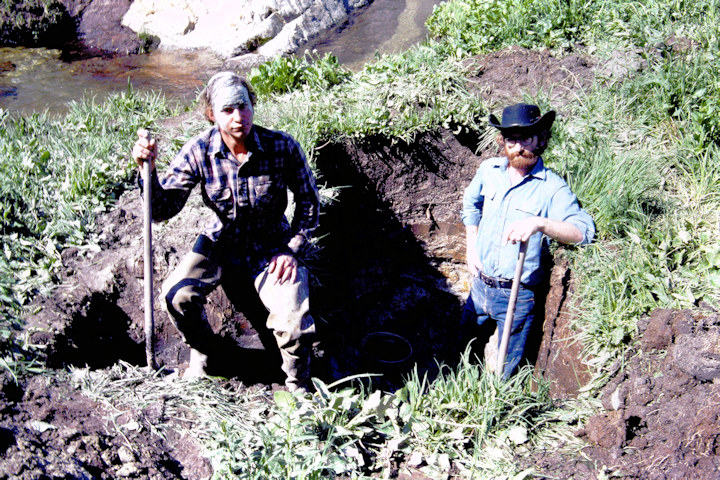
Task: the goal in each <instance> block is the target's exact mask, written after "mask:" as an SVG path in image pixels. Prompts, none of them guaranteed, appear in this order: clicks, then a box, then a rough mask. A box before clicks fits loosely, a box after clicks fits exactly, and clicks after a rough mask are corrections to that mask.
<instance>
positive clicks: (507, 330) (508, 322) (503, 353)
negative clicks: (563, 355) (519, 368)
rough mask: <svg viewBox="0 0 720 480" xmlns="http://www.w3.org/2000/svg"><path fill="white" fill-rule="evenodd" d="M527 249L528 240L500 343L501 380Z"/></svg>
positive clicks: (498, 368)
mask: <svg viewBox="0 0 720 480" xmlns="http://www.w3.org/2000/svg"><path fill="white" fill-rule="evenodd" d="M527 247H528V242H527V240H525V241H524V242H522V243H521V244H520V252H519V253H518V261H517V265H516V266H515V278H513V283H512V288H511V290H510V300H509V301H508V308H507V314H506V315H505V327H504V328H503V336H502V340H501V341H500V349H499V350H498V354H497V364H496V366H495V372H496V373H497V376H498V377H500V378H502V376H503V370H505V358H506V357H507V349H508V343H509V342H510V332H511V331H512V322H513V315H514V314H515V304H516V303H517V296H518V291H519V290H520V279H521V278H522V271H523V264H524V263H525V253H527Z"/></svg>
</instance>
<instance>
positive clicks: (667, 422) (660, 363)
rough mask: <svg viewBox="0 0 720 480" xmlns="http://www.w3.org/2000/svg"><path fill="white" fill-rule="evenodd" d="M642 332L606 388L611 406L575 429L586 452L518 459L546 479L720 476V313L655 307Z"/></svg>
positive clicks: (604, 395)
mask: <svg viewBox="0 0 720 480" xmlns="http://www.w3.org/2000/svg"><path fill="white" fill-rule="evenodd" d="M639 334H640V335H639V338H640V343H639V344H638V345H637V346H636V348H635V349H633V350H632V351H630V352H628V354H627V357H626V358H625V360H624V362H623V364H622V365H620V364H618V365H617V372H616V374H615V375H614V377H613V378H612V379H611V380H610V382H609V383H608V384H607V385H606V386H605V388H604V390H603V392H602V403H603V407H604V408H605V410H606V411H605V412H604V413H600V414H598V415H596V416H594V417H592V418H590V420H589V421H588V422H587V424H586V425H585V426H584V428H582V429H581V430H579V431H578V432H577V435H578V436H580V437H582V438H583V439H585V440H586V441H587V442H588V443H589V446H588V447H586V448H584V449H583V451H582V457H584V458H583V459H582V460H578V458H580V457H578V456H577V455H572V456H563V455H559V454H557V453H555V452H544V453H542V454H539V455H537V456H533V457H531V458H524V459H521V460H520V461H521V463H523V464H525V465H528V466H532V467H534V468H536V469H538V470H540V472H541V473H544V474H546V475H547V477H548V478H574V479H575V478H576V479H580V478H583V479H587V478H600V476H601V475H603V474H609V473H610V472H613V474H614V475H619V476H622V477H623V478H632V479H647V480H665V479H685V478H697V479H716V478H718V477H719V476H720V360H719V359H720V315H719V314H718V313H717V312H715V311H712V310H707V309H699V310H694V311H688V310H684V311H677V310H657V311H655V312H653V313H652V315H651V316H650V317H648V318H646V319H645V320H644V321H643V322H642V323H641V324H640V325H639Z"/></svg>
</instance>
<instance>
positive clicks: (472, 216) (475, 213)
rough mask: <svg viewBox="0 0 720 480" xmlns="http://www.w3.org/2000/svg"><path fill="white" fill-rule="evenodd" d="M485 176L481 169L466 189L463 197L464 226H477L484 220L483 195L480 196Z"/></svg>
mask: <svg viewBox="0 0 720 480" xmlns="http://www.w3.org/2000/svg"><path fill="white" fill-rule="evenodd" d="M482 183H483V175H482V171H481V169H478V171H477V173H476V174H475V177H474V178H473V179H472V181H471V182H470V185H468V186H467V188H465V193H464V195H463V205H462V212H461V214H460V218H461V220H462V222H463V224H464V225H467V226H477V225H479V224H480V218H482V209H483V200H484V197H483V195H481V194H480V192H481V191H482Z"/></svg>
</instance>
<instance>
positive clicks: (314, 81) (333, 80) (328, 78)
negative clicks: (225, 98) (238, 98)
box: [249, 53, 350, 96]
mask: <svg viewBox="0 0 720 480" xmlns="http://www.w3.org/2000/svg"><path fill="white" fill-rule="evenodd" d="M349 77H350V72H349V71H348V70H347V69H345V68H344V67H342V66H341V65H340V64H339V63H338V60H337V57H335V56H333V55H330V54H327V53H326V54H325V55H324V56H323V57H322V58H317V56H316V55H313V54H310V53H306V55H305V56H303V57H302V59H299V58H297V57H294V56H291V57H277V58H274V59H273V60H270V61H269V62H266V63H263V64H262V65H260V66H259V67H257V68H253V69H252V71H251V72H250V76H249V80H250V83H251V84H252V86H253V88H254V89H255V91H256V92H257V94H258V95H264V96H266V95H271V94H282V93H287V92H291V91H293V90H297V89H298V88H300V87H302V86H303V85H307V86H309V87H311V88H314V89H321V90H327V89H329V88H330V87H332V86H334V85H338V84H340V83H342V82H344V81H345V80H347V79H348V78H349Z"/></svg>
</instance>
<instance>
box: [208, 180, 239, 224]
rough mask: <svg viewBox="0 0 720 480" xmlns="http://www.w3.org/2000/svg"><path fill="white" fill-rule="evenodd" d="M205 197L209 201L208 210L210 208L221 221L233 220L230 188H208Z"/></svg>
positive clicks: (232, 199) (232, 202) (233, 210)
mask: <svg viewBox="0 0 720 480" xmlns="http://www.w3.org/2000/svg"><path fill="white" fill-rule="evenodd" d="M207 196H208V200H209V201H210V208H212V209H213V210H214V211H215V213H217V215H218V216H219V217H220V218H221V219H222V220H232V219H234V218H235V198H234V197H233V194H232V189H231V188H229V187H225V188H208V189H207Z"/></svg>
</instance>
